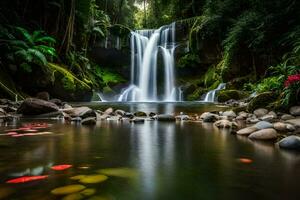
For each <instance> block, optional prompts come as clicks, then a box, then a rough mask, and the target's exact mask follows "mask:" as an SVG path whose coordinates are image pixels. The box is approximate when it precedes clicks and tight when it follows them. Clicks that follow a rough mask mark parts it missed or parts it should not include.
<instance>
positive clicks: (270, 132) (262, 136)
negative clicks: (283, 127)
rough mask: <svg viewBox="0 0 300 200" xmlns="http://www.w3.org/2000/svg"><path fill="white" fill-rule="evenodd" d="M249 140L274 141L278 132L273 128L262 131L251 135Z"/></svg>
mask: <svg viewBox="0 0 300 200" xmlns="http://www.w3.org/2000/svg"><path fill="white" fill-rule="evenodd" d="M249 138H250V139H254V140H274V139H276V138H277V132H276V130H275V129H273V128H267V129H262V130H259V131H255V132H253V133H251V134H250V135H249Z"/></svg>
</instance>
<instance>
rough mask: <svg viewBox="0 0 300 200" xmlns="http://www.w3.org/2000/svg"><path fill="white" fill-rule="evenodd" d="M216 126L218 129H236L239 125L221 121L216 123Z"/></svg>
mask: <svg viewBox="0 0 300 200" xmlns="http://www.w3.org/2000/svg"><path fill="white" fill-rule="evenodd" d="M214 125H215V126H216V127H218V128H236V127H237V126H238V125H237V123H235V122H231V121H229V120H226V119H225V120H224V119H223V120H219V121H216V122H215V123H214Z"/></svg>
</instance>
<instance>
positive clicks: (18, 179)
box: [6, 175, 48, 183]
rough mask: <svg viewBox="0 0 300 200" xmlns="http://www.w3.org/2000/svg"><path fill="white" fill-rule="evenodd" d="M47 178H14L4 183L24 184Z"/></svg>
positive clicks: (46, 176)
mask: <svg viewBox="0 0 300 200" xmlns="http://www.w3.org/2000/svg"><path fill="white" fill-rule="evenodd" d="M46 178H48V175H45V176H22V177H20V178H15V179H11V180H8V181H6V183H26V182H30V181H36V180H42V179H46Z"/></svg>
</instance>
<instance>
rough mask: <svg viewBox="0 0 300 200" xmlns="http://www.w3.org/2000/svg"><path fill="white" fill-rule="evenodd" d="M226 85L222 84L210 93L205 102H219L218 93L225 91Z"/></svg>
mask: <svg viewBox="0 0 300 200" xmlns="http://www.w3.org/2000/svg"><path fill="white" fill-rule="evenodd" d="M225 87H226V83H221V84H220V85H219V86H218V87H217V88H216V89H214V90H211V91H209V92H208V93H207V94H206V95H205V98H204V102H216V101H217V99H216V98H217V96H216V94H217V92H218V91H220V90H223V89H225Z"/></svg>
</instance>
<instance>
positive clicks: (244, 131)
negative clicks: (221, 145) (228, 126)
mask: <svg viewBox="0 0 300 200" xmlns="http://www.w3.org/2000/svg"><path fill="white" fill-rule="evenodd" d="M255 131H257V128H256V127H255V126H250V127H246V128H243V129H241V130H239V131H237V132H236V134H238V135H245V136H248V135H250V134H251V133H254V132H255Z"/></svg>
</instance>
